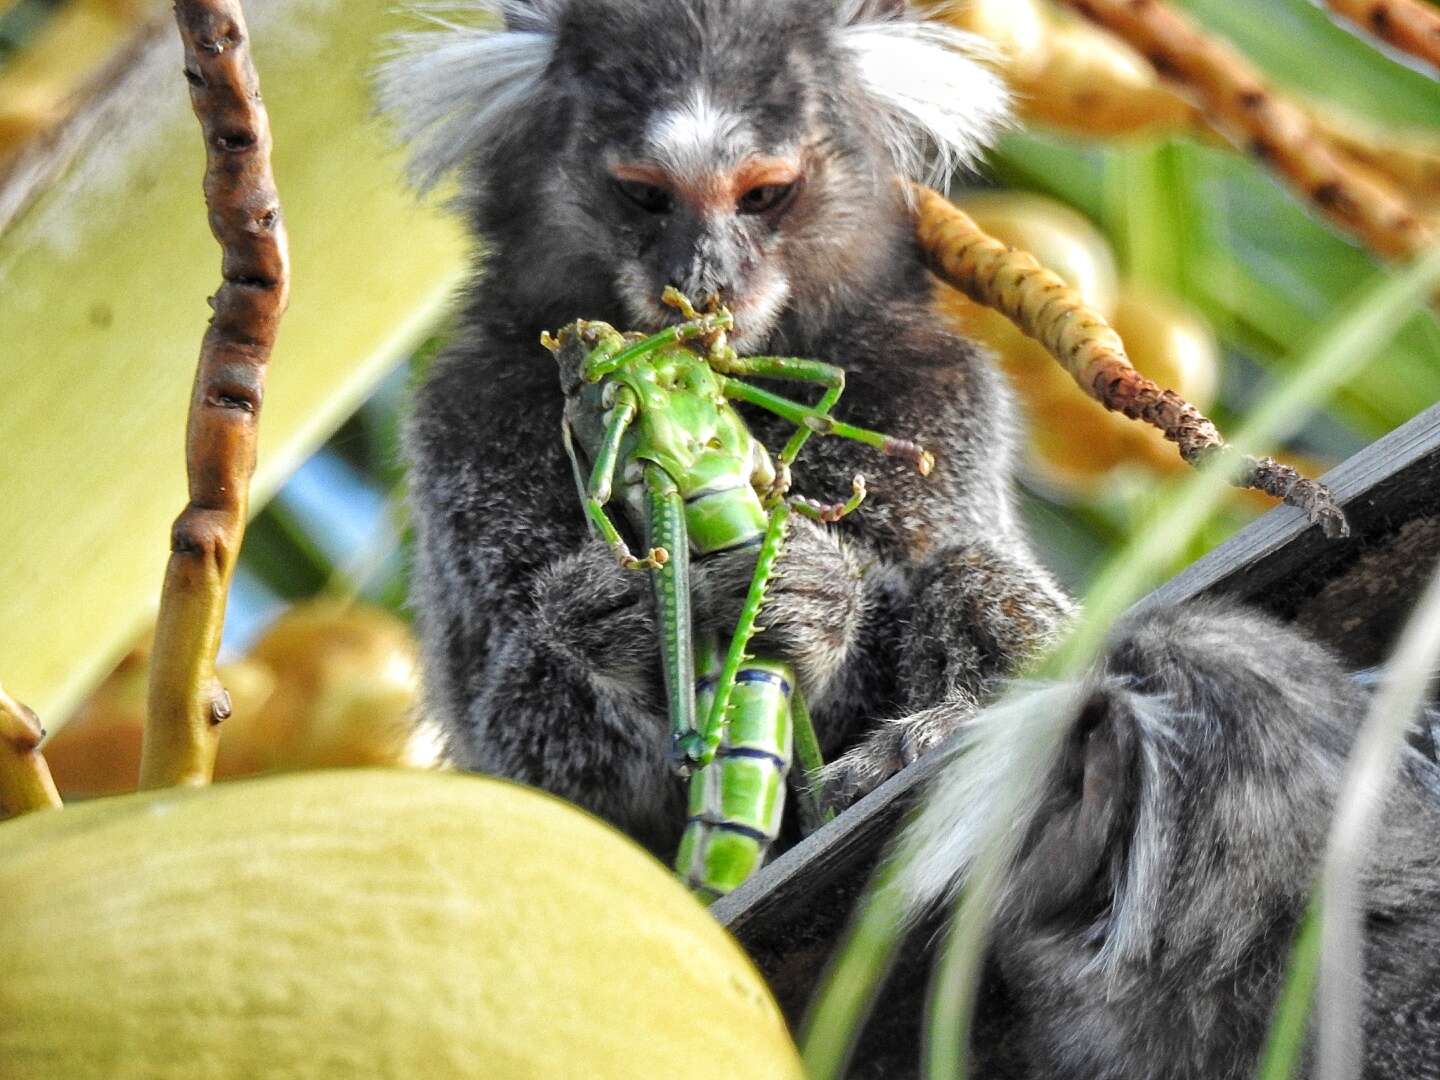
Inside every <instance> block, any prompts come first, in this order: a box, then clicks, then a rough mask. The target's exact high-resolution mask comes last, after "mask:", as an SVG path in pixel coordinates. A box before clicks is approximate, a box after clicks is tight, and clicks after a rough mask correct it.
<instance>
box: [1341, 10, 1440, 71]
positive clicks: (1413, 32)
mask: <svg viewBox="0 0 1440 1080" xmlns="http://www.w3.org/2000/svg"><path fill="white" fill-rule="evenodd" d="M1325 4H1326V6H1327V7H1328V8H1329V9H1330V10H1331V11H1333V12H1335V14H1336V15H1339V16H1340V17H1341V18H1342V19H1346V20H1348V21H1349V22H1352V23H1354V24H1355V25H1356V26H1359V27H1361V28H1363V29H1365V30H1368V31H1369V32H1370V33H1372V34H1374V35H1375V36H1376V37H1378V38H1379V39H1380V40H1381V41H1383V42H1385V43H1386V44H1387V45H1390V46H1393V47H1394V48H1396V49H1399V50H1400V51H1401V52H1404V53H1409V54H1410V55H1411V56H1413V57H1415V58H1416V59H1417V60H1423V61H1424V62H1425V63H1427V64H1429V65H1430V66H1431V67H1432V68H1434V69H1435V70H1436V71H1440V11H1436V10H1435V9H1434V8H1433V7H1431V6H1430V5H1429V4H1424V3H1421V2H1420V0H1325Z"/></svg>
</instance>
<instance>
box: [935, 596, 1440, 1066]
mask: <svg viewBox="0 0 1440 1080" xmlns="http://www.w3.org/2000/svg"><path fill="white" fill-rule="evenodd" d="M1370 694H1371V690H1370V689H1369V687H1367V686H1366V685H1364V684H1363V683H1362V682H1361V681H1358V680H1355V679H1352V678H1351V677H1349V676H1347V675H1346V674H1345V673H1344V672H1343V671H1342V669H1341V668H1340V666H1339V665H1338V664H1337V663H1336V662H1335V661H1334V659H1333V658H1332V657H1331V656H1330V655H1329V654H1327V653H1326V652H1325V651H1324V650H1323V649H1321V648H1320V647H1318V646H1317V645H1315V644H1313V643H1312V642H1310V641H1309V640H1307V639H1305V638H1304V637H1302V636H1301V635H1299V634H1297V633H1296V632H1294V631H1292V630H1290V629H1289V628H1287V627H1284V626H1282V625H1280V624H1278V623H1275V622H1273V621H1271V620H1269V619H1267V618H1263V617H1260V616H1258V615H1254V614H1249V613H1244V612H1241V611H1238V610H1235V609H1231V608H1225V607H1221V606H1218V605H1209V604H1192V605H1188V606H1187V607H1185V608H1183V609H1180V610H1173V611H1168V612H1150V613H1147V614H1144V615H1141V616H1138V617H1136V618H1134V619H1133V620H1131V621H1130V622H1128V623H1126V624H1124V625H1122V626H1121V627H1119V628H1118V629H1117V630H1116V632H1115V634H1114V636H1113V640H1112V643H1111V645H1110V648H1109V651H1108V653H1107V655H1106V657H1105V658H1104V660H1103V661H1102V662H1101V663H1100V664H1099V665H1098V666H1097V668H1096V669H1095V671H1094V672H1092V674H1091V675H1090V676H1089V678H1088V679H1086V680H1085V681H1084V682H1083V683H1082V684H1081V685H1079V686H1077V687H1059V688H1055V689H1051V690H1047V691H1045V692H1044V693H1042V694H1038V695H1035V696H1032V697H1030V698H1028V699H1020V700H1016V701H1012V702H1010V703H1009V704H1007V705H1005V706H1004V707H1003V709H1002V710H1001V714H1000V715H996V716H994V717H991V716H985V715H982V716H981V717H979V718H976V719H973V720H969V721H968V722H967V723H966V725H965V727H964V730H965V735H963V736H962V737H961V738H960V739H959V740H958V741H959V743H960V744H961V745H960V746H958V747H957V749H956V751H955V753H956V758H955V761H954V763H953V764H952V765H950V766H949V767H948V768H947V769H946V770H945V772H944V773H943V774H942V777H941V779H940V781H939V782H938V786H937V789H936V790H935V791H934V792H933V793H932V799H931V801H930V802H929V803H928V805H927V807H926V809H925V811H924V812H923V814H922V815H921V816H920V818H919V819H918V820H917V822H916V824H915V826H914V828H913V829H912V831H911V832H910V834H909V837H908V844H909V847H910V850H911V851H912V852H914V853H915V855H916V856H917V857H916V860H915V862H914V863H913V865H912V869H911V871H910V873H909V876H908V878H907V884H908V888H909V890H910V893H911V896H912V902H913V903H914V905H915V906H916V908H917V910H918V909H923V908H925V907H926V906H928V905H930V904H932V903H934V902H935V901H937V900H939V899H942V898H951V897H953V895H954V892H955V890H956V889H957V888H959V886H960V885H962V884H963V882H964V880H965V877H966V873H967V868H969V867H971V866H973V865H974V864H975V860H976V859H977V858H978V857H979V854H980V852H981V850H982V844H983V838H984V834H985V825H986V823H988V822H995V821H996V820H999V821H1001V822H1004V823H1006V824H1007V825H1008V828H1007V829H1006V831H1005V832H1004V834H1003V835H1002V839H1001V849H1002V851H1003V852H1004V854H1005V863H1004V865H1005V867H1006V870H1005V874H1004V887H1003V889H1002V892H1001V898H1000V901H999V905H998V909H997V916H996V923H995V928H994V935H993V957H992V962H991V964H990V968H989V970H990V972H991V974H990V978H991V979H992V980H996V981H997V982H998V984H999V993H998V996H999V997H1002V998H1003V999H1004V1000H1005V1001H1007V1002H1009V1003H1010V1005H1009V1008H1008V1011H1007V1013H1006V1015H1003V1016H998V1017H997V1016H989V1017H985V1018H982V1022H981V1024H980V1027H979V1030H980V1031H981V1032H982V1033H983V1037H982V1038H981V1039H979V1040H978V1041H977V1044H976V1047H975V1054H976V1058H977V1062H978V1063H979V1064H978V1066H977V1069H978V1074H979V1075H984V1076H987V1077H994V1078H998V1080H1031V1078H1034V1080H1039V1078H1042V1077H1043V1078H1051V1077H1058V1076H1066V1077H1072V1076H1073V1077H1085V1078H1096V1080H1141V1078H1145V1080H1222V1078H1231V1077H1234V1078H1240V1077H1249V1076H1252V1075H1253V1074H1254V1069H1255V1066H1256V1063H1257V1061H1258V1059H1259V1054H1260V1050H1261V1046H1262V1040H1263V1038H1264V1035H1265V1031H1266V1025H1267V1023H1268V1021H1269V1017H1270V1014H1271V1010H1272V1008H1273V1005H1274V1003H1275V1001H1276V999H1277V995H1278V992H1279V989H1280V986H1281V982H1282V978H1283V974H1284V971H1285V969H1286V967H1287V964H1288V961H1289V956H1290V950H1291V947H1292V941H1293V935H1294V933H1295V930H1296V927H1297V924H1298V921H1299V919H1300V916H1301V914H1302V912H1303V911H1304V908H1305V905H1306V903H1307V901H1308V896H1309V892H1310V889H1311V888H1312V886H1313V885H1314V884H1315V882H1316V881H1317V879H1318V875H1319V870H1320V860H1321V855H1322V852H1323V850H1324V845H1325V840H1326V834H1327V829H1328V827H1329V822H1330V818H1331V814H1332V810H1333V808H1334V806H1335V801H1336V796H1337V793H1338V790H1339V787H1340V781H1341V775H1342V771H1343V768H1344V764H1345V759H1346V756H1347V754H1348V753H1349V750H1350V747H1351V745H1352V743H1353V741H1354V738H1355V734H1356V730H1357V728H1358V726H1359V723H1360V721H1361V720H1362V719H1363V717H1364V715H1365V713H1366V710H1367V708H1368V704H1369V699H1370ZM1067 717H1068V718H1070V719H1067ZM1052 750H1053V751H1054V753H1053V754H1052V753H1051V751H1052ZM972 754H978V755H979V756H978V757H977V756H972ZM1017 761H1018V762H1021V763H1022V764H1025V765H1029V766H1030V767H1031V771H1028V772H1026V771H1024V770H1022V771H1019V772H1017V770H1016V769H1015V768H1014V767H1013V765H1014V763H1015V762H1017ZM1047 762H1048V764H1046V763H1047ZM1436 777H1437V773H1436V769H1435V766H1434V764H1433V763H1432V762H1431V761H1429V760H1428V759H1425V758H1423V757H1422V756H1421V755H1419V754H1418V753H1415V752H1414V751H1407V756H1406V759H1405V761H1404V763H1403V766H1402V768H1401V770H1400V771H1399V773H1398V775H1397V776H1396V777H1395V779H1394V782H1393V783H1392V785H1391V787H1390V790H1389V792H1388V794H1387V806H1386V814H1385V825H1384V829H1383V832H1382V835H1381V836H1380V839H1379V841H1378V843H1377V845H1376V848H1375V850H1374V852H1373V854H1372V857H1371V860H1370V863H1369V871H1368V875H1367V878H1366V880H1365V882H1364V896H1365V901H1364V903H1365V910H1366V912H1367V915H1368V949H1367V954H1366V956H1367V960H1366V972H1365V976H1366V982H1367V986H1368V992H1367V996H1366V1001H1365V1028H1366V1048H1367V1057H1366V1061H1365V1067H1364V1072H1363V1075H1364V1076H1365V1077H1366V1078H1370V1080H1378V1078H1386V1080H1391V1078H1393V1080H1399V1078H1401V1077H1406V1078H1416V1080H1428V1078H1434V1077H1440V949H1437V946H1440V905H1437V900H1440V856H1437V854H1436V851H1435V837H1436V836H1437V835H1440V800H1437V788H1436V786H1435V785H1436ZM1307 1068H1308V1063H1307ZM1306 1075H1309V1073H1308V1072H1307V1073H1306Z"/></svg>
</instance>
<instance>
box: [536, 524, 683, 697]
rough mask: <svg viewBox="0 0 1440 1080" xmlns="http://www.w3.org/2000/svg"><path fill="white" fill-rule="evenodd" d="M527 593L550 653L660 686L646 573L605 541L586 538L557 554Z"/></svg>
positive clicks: (601, 674)
mask: <svg viewBox="0 0 1440 1080" xmlns="http://www.w3.org/2000/svg"><path fill="white" fill-rule="evenodd" d="M531 598H532V600H533V602H534V616H535V631H536V636H537V637H538V639H539V641H540V642H541V643H542V644H543V645H544V646H545V647H546V648H547V649H549V650H550V651H551V652H552V653H554V654H556V655H559V656H561V657H563V658H565V659H566V660H569V661H570V662H571V663H573V664H575V665H576V667H577V669H579V671H580V672H582V673H585V674H588V675H591V676H594V677H598V678H601V679H607V680H611V681H616V682H622V683H632V684H637V685H639V684H644V685H645V686H646V688H647V689H655V688H658V685H659V684H658V679H659V662H658V659H657V657H658V655H659V654H658V650H657V648H656V644H655V642H656V634H657V633H658V631H657V629H656V622H655V604H654V600H653V598H652V597H651V592H650V581H649V576H648V575H646V574H637V573H635V572H633V571H629V570H623V569H621V568H620V566H619V565H618V564H617V563H616V561H615V553H614V552H613V551H611V550H610V548H609V547H608V546H607V545H605V544H603V543H601V542H600V541H598V540H587V541H586V543H585V546H584V547H582V548H581V549H580V550H579V551H577V552H575V553H574V554H572V555H566V556H563V557H562V558H559V559H556V560H555V561H554V562H553V563H551V564H550V565H549V566H548V567H546V568H545V569H544V570H542V571H541V572H540V573H539V574H538V575H537V576H536V578H535V583H534V586H533V588H532V590H531Z"/></svg>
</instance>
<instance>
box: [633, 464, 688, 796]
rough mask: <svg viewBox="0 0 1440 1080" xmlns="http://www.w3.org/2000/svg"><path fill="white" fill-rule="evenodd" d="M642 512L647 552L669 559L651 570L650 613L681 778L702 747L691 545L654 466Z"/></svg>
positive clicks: (666, 480)
mask: <svg viewBox="0 0 1440 1080" xmlns="http://www.w3.org/2000/svg"><path fill="white" fill-rule="evenodd" d="M645 510H646V517H647V518H648V520H649V534H650V544H651V545H652V550H664V551H668V552H669V555H670V557H669V558H668V559H667V560H666V561H665V562H664V563H663V564H662V565H660V566H658V567H656V568H655V571H654V574H653V575H652V580H653V581H654V583H655V609H656V612H657V613H658V615H659V617H660V653H661V657H662V659H663V661H664V669H665V695H666V698H667V699H668V701H669V706H670V737H671V742H672V749H671V761H672V763H673V764H674V765H675V766H676V768H677V770H678V771H679V772H680V773H681V775H687V774H688V771H689V770H688V766H687V762H688V761H689V760H690V759H691V758H692V757H693V756H694V754H695V751H696V750H697V749H698V748H699V746H700V744H701V741H702V740H701V736H700V731H699V728H698V725H697V724H696V720H695V649H694V645H693V642H692V637H691V628H690V540H689V537H688V535H687V533H686V526H685V502H684V500H683V499H682V498H681V497H680V489H679V488H678V487H676V486H675V481H674V480H673V479H672V478H671V477H670V475H669V474H668V473H666V472H665V470H664V469H662V468H661V467H660V466H659V465H655V464H650V465H647V466H646V467H645Z"/></svg>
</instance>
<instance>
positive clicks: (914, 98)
mask: <svg viewBox="0 0 1440 1080" xmlns="http://www.w3.org/2000/svg"><path fill="white" fill-rule="evenodd" d="M852 9H853V10H852ZM868 10H869V9H868V7H867V4H866V3H865V0H842V2H841V5H840V15H841V17H842V19H850V18H855V17H858V18H859V19H860V21H858V22H853V23H851V24H850V25H842V27H841V29H840V31H839V35H840V38H839V39H840V42H841V44H842V45H843V46H844V47H845V48H846V49H848V50H849V51H850V53H851V55H852V56H854V58H855V62H856V64H857V66H858V67H859V71H860V77H861V79H862V80H863V82H864V84H865V86H866V88H867V90H868V91H869V93H870V96H871V97H872V98H873V99H874V100H875V102H876V104H878V105H879V106H880V108H881V111H882V115H883V135H884V138H885V142H886V144H887V145H888V147H889V149H890V155H891V157H892V158H893V159H894V162H895V170H896V171H897V172H898V173H900V174H901V175H902V176H906V177H909V178H910V179H912V180H921V181H923V182H925V183H928V184H930V185H931V186H932V187H936V188H939V189H940V190H941V191H944V190H945V188H946V187H948V186H949V184H950V180H951V178H952V177H953V176H954V174H955V173H956V172H958V171H960V170H961V169H963V168H965V167H967V166H969V165H971V164H973V162H974V161H975V159H976V158H977V157H978V156H979V155H980V153H981V151H983V150H984V149H985V147H986V146H988V145H989V144H990V143H991V142H992V141H993V140H994V138H995V136H996V135H997V134H999V132H1000V131H1001V130H1002V129H1003V128H1004V127H1005V126H1006V124H1007V123H1008V121H1009V117H1010V111H1009V105H1010V95H1009V93H1008V92H1007V91H1006V89H1005V84H1004V82H1003V80H1002V79H1001V78H1000V76H999V75H997V74H996V73H995V72H994V71H992V70H990V68H988V67H986V66H985V63H984V61H988V60H992V59H993V58H994V52H993V50H992V49H991V48H990V47H989V45H988V44H987V43H986V42H985V41H984V39H982V38H978V37H976V36H974V35H973V34H967V33H965V32H964V31H961V30H956V29H955V28H953V27H951V26H947V25H945V24H943V23H939V22H931V21H926V20H921V19H918V18H916V17H914V16H913V15H911V16H909V17H906V18H893V17H892V18H883V17H882V18H879V19H874V18H869V17H867V16H866V12H867V11H868Z"/></svg>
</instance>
